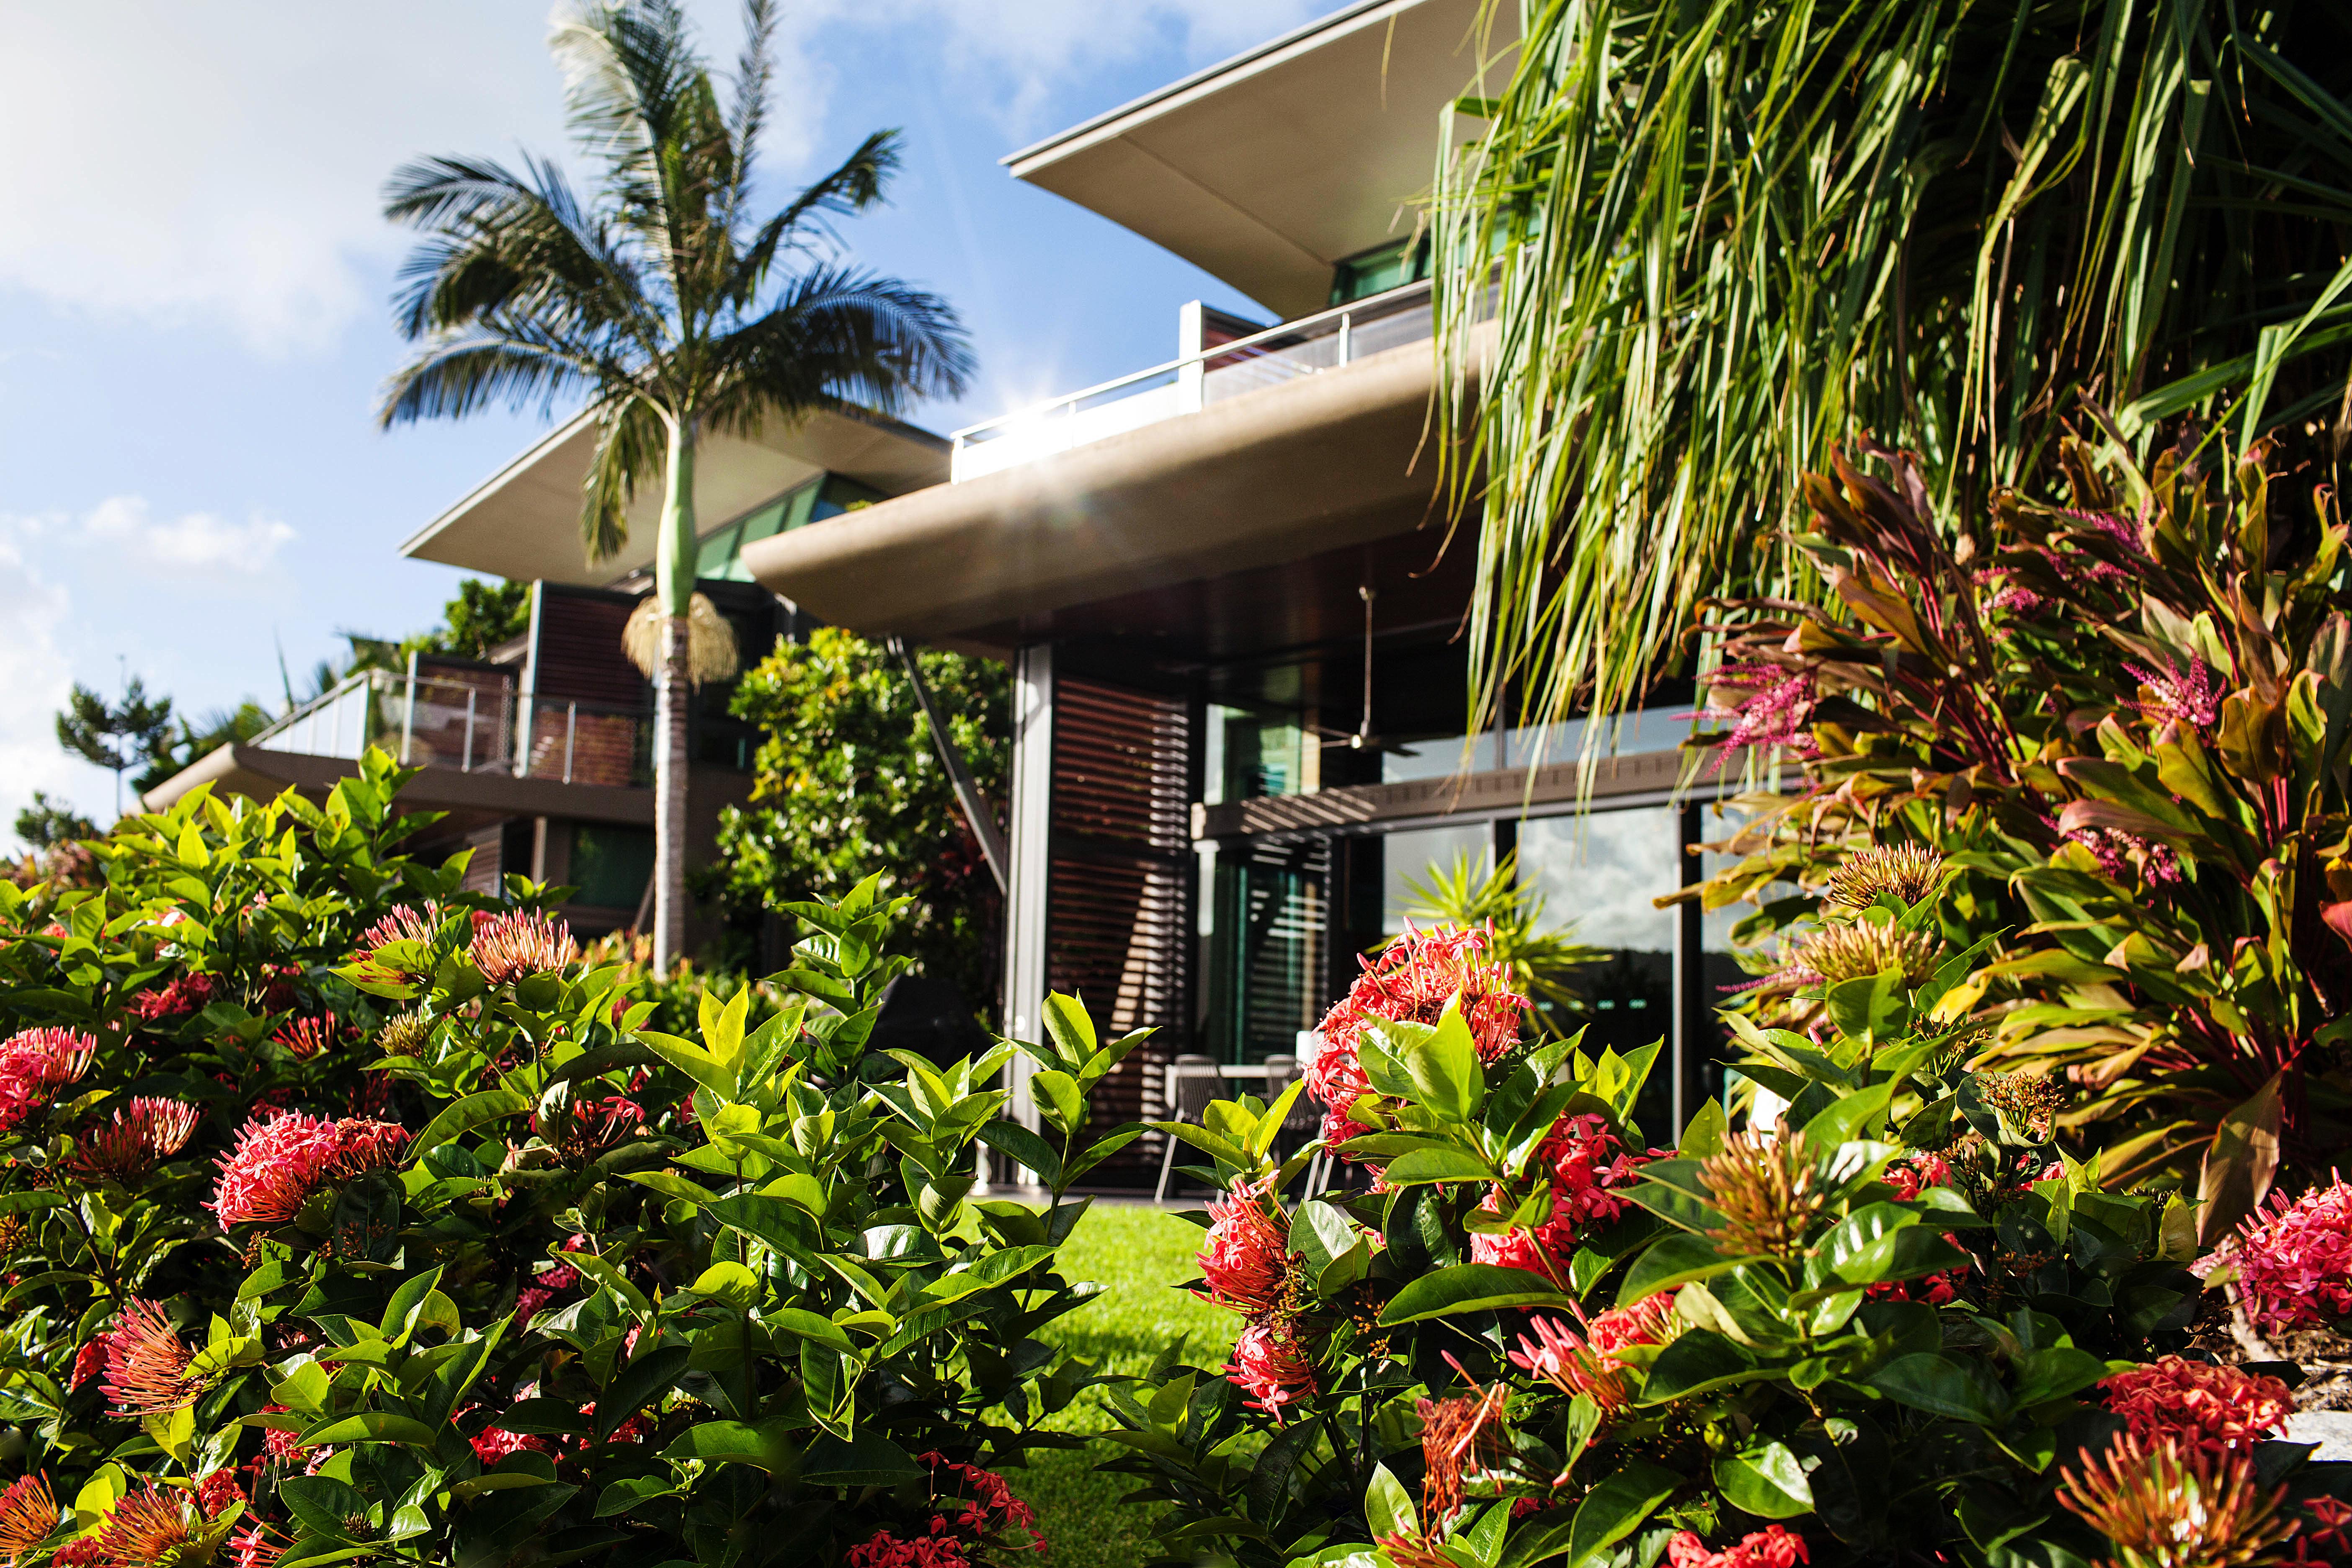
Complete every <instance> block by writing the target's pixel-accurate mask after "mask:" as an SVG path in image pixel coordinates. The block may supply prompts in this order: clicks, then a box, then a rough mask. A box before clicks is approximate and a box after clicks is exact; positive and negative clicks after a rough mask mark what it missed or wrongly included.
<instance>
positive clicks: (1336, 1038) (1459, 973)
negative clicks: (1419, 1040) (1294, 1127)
mask: <svg viewBox="0 0 2352 1568" xmlns="http://www.w3.org/2000/svg"><path fill="white" fill-rule="evenodd" d="M1488 934H1489V933H1487V932H1486V931H1468V930H1465V929H1463V928H1461V927H1459V926H1437V927H1434V928H1433V929H1431V930H1429V931H1415V930H1414V929H1413V928H1412V924H1411V922H1409V921H1408V922H1407V923H1406V926H1405V931H1404V934H1403V935H1402V936H1401V937H1399V938H1398V939H1397V940H1396V941H1395V942H1392V943H1391V944H1390V945H1389V947H1388V949H1387V950H1386V951H1385V952H1381V955H1380V956H1379V957H1377V958H1366V959H1364V960H1362V961H1361V962H1362V963H1363V966H1364V972H1363V973H1361V974H1359V975H1358V976H1356V983H1355V984H1353V985H1351V986H1349V988H1348V994H1347V995H1345V996H1344V997H1342V998H1340V999H1339V1002H1337V1003H1335V1004H1334V1005H1332V1008H1331V1010H1330V1011H1329V1012H1328V1013H1326V1014H1325V1015H1324V1016H1323V1022H1322V1024H1321V1026H1319V1028H1320V1033H1321V1034H1322V1037H1323V1049H1322V1051H1321V1053H1320V1054H1319V1055H1318V1056H1317V1057H1316V1058H1315V1062H1314V1065H1313V1066H1311V1067H1309V1068H1307V1093H1309V1094H1311V1095H1313V1096H1314V1097H1315V1098H1316V1099H1317V1100H1320V1101H1321V1102H1322V1104H1323V1107H1324V1110H1325V1115H1324V1118H1323V1136H1324V1138H1325V1140H1326V1141H1328V1142H1332V1143H1340V1142H1346V1141H1347V1140H1348V1139H1349V1138H1353V1137H1355V1136H1356V1135H1357V1134H1359V1133H1360V1132H1367V1131H1370V1128H1367V1127H1365V1126H1363V1125H1362V1124H1361V1123H1360V1122H1358V1121H1355V1120H1353V1119H1352V1118H1351V1117H1349V1114H1348V1108H1349V1106H1351V1105H1353V1104H1355V1103H1356V1101H1357V1100H1359V1099H1360V1098H1361V1097H1362V1096H1364V1095H1365V1094H1368V1093H1370V1091H1371V1087H1372V1086H1371V1080H1370V1079H1368V1078H1366V1077H1365V1076H1364V1068H1363V1064H1362V1063H1361V1062H1360V1060H1358V1059H1357V1055H1356V1052H1357V1047H1358V1044H1359V1042H1360V1040H1361V1039H1362V1038H1363V1034H1364V1030H1365V1029H1366V1028H1367V1027H1369V1026H1371V1025H1373V1024H1375V1023H1377V1022H1379V1021H1381V1020H1382V1019H1386V1020H1388V1021H1390V1022H1391V1023H1409V1024H1434V1023H1436V1022H1437V1020H1438V1019H1440V1018H1441V1017H1443V1016H1444V1015H1445V1006H1446V1004H1447V1003H1449V1002H1451V1001H1453V1000H1454V998H1455V997H1456V996H1459V997H1461V999H1462V1019H1463V1022H1464V1023H1465V1024H1467V1025H1469V1026H1470V1037H1471V1038H1472V1039H1473V1040H1474V1041H1475V1042H1476V1044H1477V1047H1478V1058H1479V1059H1480V1060H1481V1061H1493V1060H1494V1059H1495V1058H1496V1057H1499V1056H1501V1055H1502V1054H1503V1053H1504V1052H1505V1051H1507V1050H1509V1049H1510V1048H1511V1047H1514V1046H1516V1045H1517V1044H1518V1043H1519V1019H1520V1016H1522V1015H1523V1014H1525V1013H1526V1012H1527V1010H1528V999H1527V998H1526V997H1525V996H1522V995H1520V994H1518V993H1517V992H1516V991H1514V990H1513V989H1512V988H1511V974H1510V967H1509V965H1507V964H1503V963H1482V962H1480V956H1479V955H1480V954H1481V953H1483V952H1485V951H1486V942H1487V937H1488Z"/></svg>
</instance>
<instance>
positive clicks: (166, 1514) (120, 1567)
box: [51, 1481, 205, 1568]
mask: <svg viewBox="0 0 2352 1568" xmlns="http://www.w3.org/2000/svg"><path fill="white" fill-rule="evenodd" d="M204 1527H205V1521H204V1516H203V1515H201V1514H199V1513H198V1512H197V1511H196V1510H195V1504H194V1500H193V1499H191V1498H190V1497H189V1496H188V1494H187V1493H186V1492H184V1491H182V1490H181V1489H178V1488H177V1487H159V1486H157V1485H155V1483H154V1482H152V1481H149V1482H146V1483H145V1484H143V1485H142V1486H141V1487H140V1489H138V1490H137V1491H135V1492H132V1493H131V1495H130V1496H128V1497H126V1498H123V1499H122V1500H121V1501H119V1502H117V1503H116V1504H115V1505H114V1511H113V1512H112V1513H110V1514H109V1515H107V1518H106V1523H105V1524H104V1525H103V1526H102V1527H101V1528H100V1530H99V1531H98V1533H97V1534H96V1535H94V1536H91V1537H89V1539H90V1540H93V1541H95V1542H97V1543H98V1551H97V1553H96V1555H94V1556H92V1557H89V1558H88V1559H87V1560H86V1561H88V1562H89V1563H91V1564H92V1568H154V1565H155V1564H157V1563H174V1562H177V1561H179V1558H178V1556H177V1553H178V1552H179V1551H180V1549H181V1548H183V1547H185V1546H192V1545H194V1544H195V1543H196V1542H198V1541H200V1540H202V1539H203V1536H204ZM63 1558H64V1553H62V1552H60V1553H58V1557H57V1558H54V1559H52V1560H51V1561H52V1562H59V1561H62V1560H63Z"/></svg>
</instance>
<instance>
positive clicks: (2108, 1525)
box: [2058, 1434, 2302, 1563]
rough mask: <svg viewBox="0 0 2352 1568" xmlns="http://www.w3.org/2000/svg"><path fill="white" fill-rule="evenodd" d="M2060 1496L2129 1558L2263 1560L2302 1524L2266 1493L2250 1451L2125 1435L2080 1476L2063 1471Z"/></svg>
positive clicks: (2274, 1494) (2276, 1492) (2275, 1493)
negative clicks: (2220, 1450)
mask: <svg viewBox="0 0 2352 1568" xmlns="http://www.w3.org/2000/svg"><path fill="white" fill-rule="evenodd" d="M2058 1479H2059V1482H2060V1484H2059V1488H2058V1501H2059V1503H2060V1505H2061V1506H2063V1507H2064V1508H2065V1509H2066V1510H2068V1511H2069V1512H2071V1513H2074V1514H2076V1515H2078V1516H2080V1517H2081V1518H2082V1520H2083V1521H2084V1522H2085V1523H2087V1524H2089V1525H2090V1526H2091V1528H2092V1529H2094V1530H2095V1531H2098V1532H2099V1533H2100V1534H2102V1535H2104V1536H2105V1537H2106V1538H2107V1539H2108V1540H2109V1541H2111V1542H2114V1543H2115V1544H2116V1546H2118V1547H2121V1548H2122V1549H2123V1552H2122V1557H2123V1560H2124V1561H2126V1562H2131V1563H2266V1562H2270V1561H2273V1559H2272V1558H2271V1557H2270V1555H2269V1551H2270V1549H2271V1548H2272V1547H2274V1546H2276V1545H2278V1544H2280V1543H2281V1542H2284V1541H2285V1540H2287V1539H2288V1538H2289V1537H2290V1536H2292V1535H2293V1534H2294V1532H2295V1531H2296V1530H2297V1529H2298V1528H2300V1526H2301V1523H2302V1521H2299V1520H2296V1519H2294V1518H2293V1517H2291V1516H2289V1515H2287V1514H2286V1513H2284V1511H2283V1510H2282V1509H2281V1506H2280V1505H2281V1504H2283V1503H2284V1501H2285V1500H2286V1487H2285V1486H2284V1483H2282V1484H2281V1485H2280V1486H2278V1487H2277V1488H2276V1489H2273V1490H2271V1491H2268V1492H2265V1491H2264V1490H2263V1485H2262V1482H2261V1481H2260V1480H2259V1479H2257V1478H2256V1476H2255V1474H2254V1458H2253V1456H2252V1454H2244V1453H2234V1454H2216V1453H2211V1452H2209V1451H2207V1450H2204V1449H2200V1448H2184V1447H2180V1446H2179V1444H2177V1443H2172V1442H2168V1441H2165V1440H2162V1439H2159V1440H2158V1441H2156V1442H2153V1443H2147V1442H2143V1441H2142V1440H2141V1439H2140V1438H2138V1437H2136V1436H2130V1435H2128V1434H2126V1436H2121V1437H2118V1438H2116V1441H2115V1442H2114V1443H2113V1444H2112V1445H2111V1446H2110V1447H2108V1448H2107V1451H2106V1452H2105V1454H2104V1455H2103V1456H2101V1457H2100V1458H2096V1459H2093V1460H2091V1461H2090V1462H2089V1463H2088V1464H2086V1465H2084V1467H2083V1474H2082V1475H2080V1476H2076V1475H2075V1474H2074V1471H2072V1470H2070V1469H2061V1470H2060V1471H2059V1472H2058Z"/></svg>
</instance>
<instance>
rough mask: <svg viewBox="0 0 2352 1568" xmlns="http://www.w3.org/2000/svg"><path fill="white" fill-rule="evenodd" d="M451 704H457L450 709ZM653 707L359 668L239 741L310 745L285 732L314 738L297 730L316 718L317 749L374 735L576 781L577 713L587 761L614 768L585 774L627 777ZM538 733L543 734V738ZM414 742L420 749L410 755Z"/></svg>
mask: <svg viewBox="0 0 2352 1568" xmlns="http://www.w3.org/2000/svg"><path fill="white" fill-rule="evenodd" d="M355 697H360V698H362V699H363V705H362V708H361V710H359V711H358V712H357V713H356V714H355V720H356V722H355V723H354V724H353V726H352V728H353V729H354V731H355V733H354V734H352V737H351V745H350V750H349V751H348V752H346V751H345V750H344V734H343V731H344V728H345V721H344V719H343V705H344V704H347V703H349V702H351V701H352V699H353V698H355ZM378 700H388V701H389V702H391V703H395V704H397V719H396V720H394V719H393V718H391V717H389V716H387V715H383V714H380V713H379V712H378V711H377V710H376V702H377V701H378ZM460 708H462V709H463V710H464V711H463V714H462V716H457V714H456V710H458V709H460ZM436 709H439V710H444V712H443V714H442V715H441V716H440V717H438V718H436V719H434V720H432V721H427V722H425V723H424V724H420V723H419V718H420V713H421V712H422V713H430V712H432V711H433V710H436ZM653 717H654V716H653V714H652V712H651V710H648V709H646V708H645V707H643V706H641V705H631V704H621V703H610V702H597V701H593V700H587V699H583V698H574V697H558V696H552V695H550V694H547V693H544V692H530V691H524V690H521V689H519V687H518V686H517V684H516V683H515V682H514V681H513V680H512V679H499V680H497V681H495V682H484V681H479V680H467V679H447V678H442V677H436V676H433V675H429V674H406V673H403V672H400V671H397V670H388V669H365V670H357V671H354V672H353V673H352V674H351V675H349V676H346V677H345V678H344V679H341V680H340V681H338V682H336V683H335V684H334V685H333V686H332V687H331V688H330V689H327V690H326V691H324V692H322V693H320V695H319V696H317V697H315V698H313V699H311V700H310V701H308V702H306V703H304V704H302V706H300V707H299V708H297V709H296V710H294V711H292V712H291V713H289V714H287V715H286V716H285V717H284V718H282V719H280V720H278V721H277V722H276V723H273V724H271V725H270V726H268V728H267V729H265V730H263V731H260V732H259V733H258V734H257V735H255V736H254V737H253V739H252V740H251V741H250V742H247V744H249V745H254V746H257V747H260V748H261V749H263V750H265V751H286V750H310V751H317V748H316V747H315V745H310V744H303V745H289V741H294V740H298V739H299V741H301V742H314V741H315V739H316V735H315V731H314V732H313V733H311V734H303V733H302V732H301V731H302V728H303V726H305V725H316V724H318V723H320V721H325V722H326V723H328V724H329V725H330V726H331V729H330V733H329V735H328V737H327V740H326V749H325V750H324V751H322V752H318V754H321V755H332V756H343V755H351V756H356V755H358V754H359V752H360V750H361V749H362V747H364V746H367V745H371V744H381V745H383V746H385V747H386V748H387V749H389V750H391V751H392V752H394V754H395V755H396V756H398V757H399V758H400V760H401V761H402V762H403V763H415V764H420V765H424V766H429V767H455V768H456V769H457V771H458V772H461V773H510V774H512V775H513V776H515V777H519V778H551V777H560V778H561V779H562V782H564V783H566V784H571V783H574V782H582V781H578V780H577V779H576V777H575V775H576V774H577V773H579V772H581V771H583V768H582V765H581V764H582V742H583V724H582V721H583V720H586V721H589V722H590V733H589V735H588V740H589V742H590V751H591V752H593V755H592V756H591V757H590V759H589V765H588V768H587V770H586V771H590V772H601V773H608V774H617V775H619V776H617V777H607V778H602V779H592V780H589V781H585V782H592V783H597V784H608V785H609V784H620V785H622V786H623V787H635V786H637V785H639V784H641V783H642V782H644V781H643V775H646V774H647V773H649V772H650V751H649V748H650V745H651V740H652V732H653V730H652V726H653ZM551 720H554V721H560V731H561V742H562V743H561V749H560V751H557V750H555V749H554V744H553V742H554V740H555V737H554V736H551V735H549V734H546V733H544V732H543V727H544V725H545V724H546V723H547V722H548V721H551ZM610 720H618V721H624V722H625V724H626V727H627V728H626V732H625V738H624V737H616V736H614V734H613V733H612V732H611V731H610V730H609V729H606V730H605V731H604V733H603V734H602V735H601V736H600V735H598V734H596V733H595V729H596V727H597V726H598V725H600V724H601V723H602V721H610ZM460 726H462V733H461V734H457V735H456V736H455V738H454V739H452V738H450V732H451V731H455V730H457V729H458V728H459V727H460ZM542 741H544V742H548V744H546V745H542V744H541V742H542ZM420 751H422V752H424V753H425V754H423V755H421V756H420V755H418V754H417V753H418V752H420Z"/></svg>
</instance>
